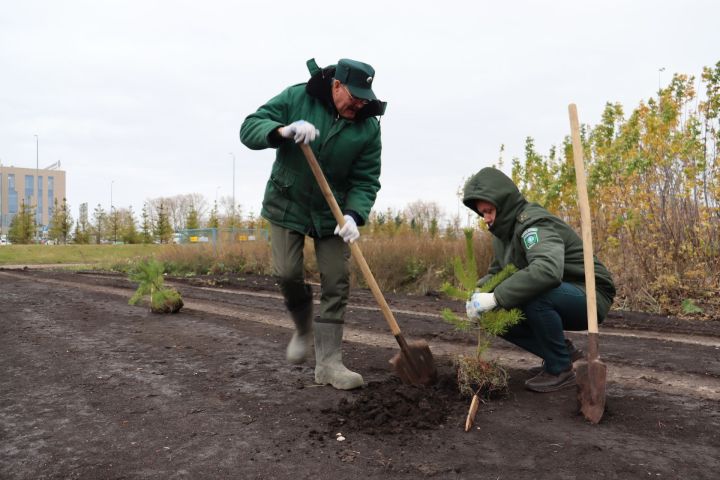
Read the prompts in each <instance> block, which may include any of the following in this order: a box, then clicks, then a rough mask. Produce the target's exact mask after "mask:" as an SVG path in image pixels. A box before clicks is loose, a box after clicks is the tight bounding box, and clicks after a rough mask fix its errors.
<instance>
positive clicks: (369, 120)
mask: <svg viewBox="0 0 720 480" xmlns="http://www.w3.org/2000/svg"><path fill="white" fill-rule="evenodd" d="M307 64H308V68H309V70H310V74H311V78H310V80H309V81H308V82H307V83H302V84H298V85H294V86H292V87H289V88H287V89H285V90H284V91H283V92H282V93H280V94H279V95H278V96H276V97H274V98H272V99H271V100H270V101H268V102H267V103H266V104H265V105H263V106H261V107H260V108H259V109H258V110H257V111H256V112H255V113H253V114H251V115H249V116H248V117H247V118H246V119H245V121H244V122H243V124H242V127H241V128H240V141H241V142H242V143H243V144H244V145H245V146H247V147H248V148H250V149H253V150H260V149H264V148H276V149H277V153H276V155H275V162H274V163H273V166H272V171H271V173H270V179H269V180H268V182H267V185H266V187H265V196H264V198H263V206H262V211H261V215H262V216H263V217H265V218H266V219H268V221H270V222H271V223H274V224H276V225H280V226H282V227H285V228H288V229H290V230H294V231H297V232H300V233H303V234H306V235H311V236H314V237H323V236H326V235H332V234H333V231H334V229H335V226H336V225H337V222H336V221H335V219H334V217H333V215H332V212H331V211H330V208H329V207H328V205H327V202H326V200H325V197H323V195H322V192H321V191H320V187H319V186H318V185H317V182H316V181H315V177H314V176H313V174H312V171H311V170H310V167H309V165H308V163H307V160H306V159H305V156H304V155H303V153H302V151H301V150H300V147H299V146H298V145H296V144H295V142H294V141H293V140H292V139H285V138H282V137H280V135H279V134H278V133H277V132H276V130H277V129H278V127H282V126H284V125H289V124H290V123H292V122H294V121H296V120H305V121H307V122H310V123H312V124H313V125H314V126H315V127H316V128H317V129H318V130H319V131H320V134H319V136H318V137H316V139H315V140H314V141H313V142H311V143H310V146H311V147H312V150H313V152H314V153H315V156H316V158H317V160H318V163H319V164H320V168H322V170H323V172H324V174H325V177H326V178H327V181H328V183H329V184H330V188H331V190H332V192H333V195H334V196H335V199H336V200H337V202H338V204H339V206H340V209H342V210H343V212H345V213H347V214H350V215H352V216H353V217H354V218H355V221H356V222H357V224H358V225H363V224H364V223H365V222H366V221H367V218H368V216H369V215H370V209H371V208H372V206H373V204H374V203H375V197H376V196H377V192H378V190H380V180H379V178H380V152H381V141H380V123H379V122H378V120H377V118H376V116H379V115H382V114H383V113H384V112H385V106H386V104H385V103H384V102H380V101H378V100H374V101H372V102H370V103H369V104H368V105H366V106H365V107H364V108H362V109H361V110H360V111H358V113H357V116H356V118H355V120H353V121H351V120H346V119H344V118H341V117H339V115H338V112H337V110H336V109H335V104H334V102H333V100H332V94H331V82H332V78H333V75H334V73H335V65H332V66H330V67H326V68H324V69H320V68H319V67H318V66H317V64H316V63H315V61H314V60H309V61H308V62H307Z"/></svg>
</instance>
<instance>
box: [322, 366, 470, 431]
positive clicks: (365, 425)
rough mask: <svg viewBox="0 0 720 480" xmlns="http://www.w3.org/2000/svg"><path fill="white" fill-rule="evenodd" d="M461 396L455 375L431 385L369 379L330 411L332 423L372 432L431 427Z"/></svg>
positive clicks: (346, 427)
mask: <svg viewBox="0 0 720 480" xmlns="http://www.w3.org/2000/svg"><path fill="white" fill-rule="evenodd" d="M458 398H459V393H458V387H457V381H456V378H455V377H454V376H453V375H452V374H451V373H447V374H443V375H441V376H440V379H439V381H438V382H437V384H435V385H433V386H431V387H419V386H413V385H403V384H402V383H401V382H400V380H398V379H397V378H390V379H388V380H385V381H382V382H370V383H368V385H367V387H365V388H363V389H362V391H361V392H360V393H359V394H358V395H357V396H355V397H353V398H350V399H347V398H343V399H341V400H340V401H339V402H338V406H337V408H335V409H330V410H326V411H324V412H323V413H328V414H330V418H331V419H332V420H331V422H330V426H331V427H333V428H338V429H340V428H344V429H346V430H354V431H360V432H363V433H367V434H369V435H381V434H393V433H403V432H407V431H411V430H431V429H435V428H437V427H438V426H440V425H442V424H444V423H445V421H446V419H447V415H448V412H449V410H450V405H452V404H454V403H456V402H457V400H458Z"/></svg>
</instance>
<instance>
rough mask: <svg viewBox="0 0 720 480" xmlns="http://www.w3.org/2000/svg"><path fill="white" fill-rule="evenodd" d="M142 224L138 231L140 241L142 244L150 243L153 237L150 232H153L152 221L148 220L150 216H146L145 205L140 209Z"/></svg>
mask: <svg viewBox="0 0 720 480" xmlns="http://www.w3.org/2000/svg"><path fill="white" fill-rule="evenodd" d="M141 218H142V224H141V227H140V228H141V230H140V241H141V242H142V243H152V241H153V236H152V232H153V230H154V228H153V224H152V220H150V215H148V211H147V203H145V204H143V209H142V214H141Z"/></svg>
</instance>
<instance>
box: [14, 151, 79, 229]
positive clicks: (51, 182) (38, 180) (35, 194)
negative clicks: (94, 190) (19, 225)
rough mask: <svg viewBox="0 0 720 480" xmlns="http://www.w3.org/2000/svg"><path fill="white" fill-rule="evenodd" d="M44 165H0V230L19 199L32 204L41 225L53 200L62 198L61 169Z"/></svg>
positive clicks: (48, 216) (49, 214)
mask: <svg viewBox="0 0 720 480" xmlns="http://www.w3.org/2000/svg"><path fill="white" fill-rule="evenodd" d="M56 166H59V162H58V163H55V164H53V165H51V166H50V167H48V168H42V169H35V168H17V167H6V166H2V165H0V234H7V232H8V229H9V227H10V222H12V219H13V217H14V216H15V215H16V214H17V213H18V211H20V207H21V205H22V202H23V200H24V201H25V203H26V204H28V205H33V206H34V207H35V221H36V222H37V223H38V225H40V226H41V229H43V230H44V229H45V228H46V227H47V225H49V223H50V219H51V218H52V214H53V208H55V200H57V203H58V205H61V204H62V200H63V198H65V172H64V171H62V170H56V169H55V167H56Z"/></svg>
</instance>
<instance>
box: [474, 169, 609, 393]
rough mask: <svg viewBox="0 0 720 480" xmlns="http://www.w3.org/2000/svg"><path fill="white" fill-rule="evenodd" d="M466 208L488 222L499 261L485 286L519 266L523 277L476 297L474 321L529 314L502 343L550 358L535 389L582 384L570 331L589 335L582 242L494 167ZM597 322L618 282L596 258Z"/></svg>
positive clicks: (481, 175) (482, 175)
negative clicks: (496, 314)
mask: <svg viewBox="0 0 720 480" xmlns="http://www.w3.org/2000/svg"><path fill="white" fill-rule="evenodd" d="M463 203H464V204H465V205H466V206H467V207H468V208H470V209H471V210H473V211H474V212H475V213H477V214H478V215H480V216H482V217H483V220H484V221H485V223H486V224H487V226H488V229H489V230H490V233H492V234H493V250H494V252H493V255H494V258H493V261H492V263H491V265H490V269H489V271H488V274H487V275H486V276H485V277H483V278H481V279H480V281H479V282H478V284H479V285H482V284H483V283H485V282H486V281H487V280H489V279H490V277H491V276H492V275H494V274H495V273H497V272H499V271H500V270H502V269H503V268H504V267H505V266H506V265H507V264H509V263H512V264H513V265H515V266H516V267H517V268H518V271H517V272H516V273H515V274H513V275H512V276H511V277H509V278H508V279H506V280H505V281H504V282H502V283H501V284H500V285H498V286H497V287H496V288H495V290H494V291H493V292H492V293H475V294H473V295H472V298H471V299H470V300H469V301H468V302H467V305H466V308H467V313H468V317H470V318H474V317H476V316H478V315H479V314H480V313H482V312H485V311H488V310H492V309H493V308H495V307H502V308H507V309H510V308H515V307H518V308H520V309H521V310H522V312H523V314H524V316H525V319H524V320H523V321H522V322H521V323H519V324H517V325H516V326H514V327H511V329H510V330H509V331H508V332H507V333H506V334H505V335H503V338H505V339H506V340H508V341H510V342H512V343H514V344H515V345H517V346H519V347H521V348H523V349H525V350H527V351H529V352H531V353H534V354H535V355H537V356H538V357H540V358H542V359H543V365H542V368H539V369H534V370H536V371H538V373H537V375H535V376H534V377H532V378H531V379H529V380H528V381H526V382H525V386H526V387H527V388H528V389H529V390H533V391H536V392H552V391H555V390H559V389H561V388H565V387H568V386H572V385H575V372H574V371H573V368H572V362H573V361H575V360H578V359H579V358H580V357H582V353H581V352H580V351H579V350H577V349H575V347H574V345H573V344H572V342H571V341H570V340H568V339H565V335H564V333H563V330H587V328H588V324H587V305H586V302H587V297H586V295H585V269H584V263H583V246H582V240H581V239H580V237H579V236H578V235H577V233H575V231H574V230H573V229H572V228H570V226H569V225H568V224H567V223H565V222H563V221H562V220H561V219H559V218H558V217H556V216H554V215H552V214H551V213H550V212H548V211H547V210H545V209H544V208H543V207H541V206H540V205H538V204H536V203H530V202H528V201H527V200H526V199H525V197H523V196H522V194H521V193H520V191H519V190H518V188H517V186H516V185H515V184H514V183H513V181H512V180H511V179H510V178H508V177H507V176H506V175H505V174H504V173H502V172H501V171H500V170H497V169H495V168H484V169H482V170H480V171H479V172H478V173H477V174H475V175H474V176H472V177H471V178H470V179H469V180H468V181H467V183H466V184H465V189H464V195H463ZM595 285H596V287H595V289H596V291H597V314H598V322H602V320H603V319H604V318H605V316H606V315H607V313H608V311H609V310H610V306H611V305H612V302H613V299H614V297H615V285H614V284H613V280H612V276H611V275H610V272H609V271H608V270H607V268H605V266H604V265H603V264H602V263H600V261H598V260H597V258H596V259H595Z"/></svg>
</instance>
